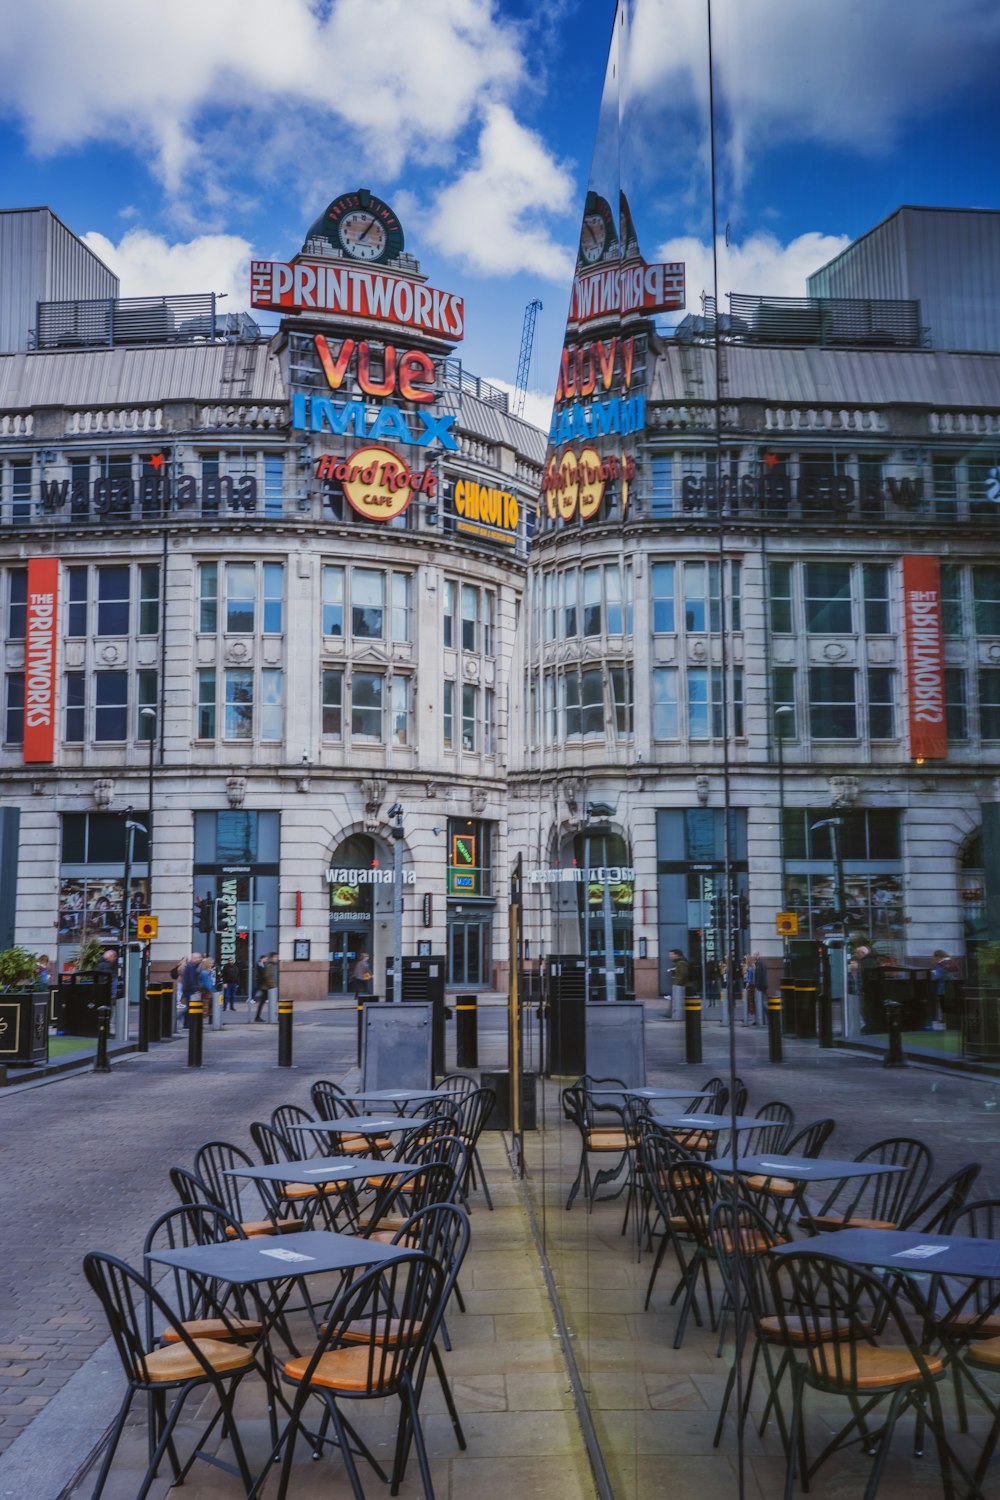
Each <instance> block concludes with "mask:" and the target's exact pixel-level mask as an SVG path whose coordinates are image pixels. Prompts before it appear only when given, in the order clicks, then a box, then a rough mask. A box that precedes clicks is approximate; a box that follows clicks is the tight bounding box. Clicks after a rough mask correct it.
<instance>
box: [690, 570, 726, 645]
mask: <svg viewBox="0 0 1000 1500" xmlns="http://www.w3.org/2000/svg"><path fill="white" fill-rule="evenodd" d="M721 625H722V600H721V598H720V594H719V564H718V563H703V562H689V563H685V564H684V628H685V630H688V631H691V632H692V633H694V634H701V633H702V632H704V631H706V630H719V629H720V628H721Z"/></svg>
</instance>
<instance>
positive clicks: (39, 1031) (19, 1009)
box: [0, 947, 49, 1064]
mask: <svg viewBox="0 0 1000 1500" xmlns="http://www.w3.org/2000/svg"><path fill="white" fill-rule="evenodd" d="M48 1055H49V1001H48V996H47V995H46V994H45V993H44V991H39V988H38V956H37V954H34V953H29V952H28V950H27V948H17V947H14V948H5V949H4V950H3V951H2V952H0V1061H2V1062H5V1063H14V1064H24V1063H36V1062H46V1061H47V1060H48Z"/></svg>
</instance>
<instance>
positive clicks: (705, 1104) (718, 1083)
mask: <svg viewBox="0 0 1000 1500" xmlns="http://www.w3.org/2000/svg"><path fill="white" fill-rule="evenodd" d="M698 1092H699V1093H702V1094H707V1095H708V1098H707V1099H703V1100H702V1101H701V1107H702V1109H703V1110H704V1111H705V1113H706V1114H709V1115H721V1114H722V1113H723V1111H724V1110H725V1108H726V1105H727V1104H728V1103H729V1089H728V1087H727V1085H726V1081H725V1079H723V1078H710V1079H709V1080H708V1082H707V1083H703V1084H702V1086H701V1088H700V1090H698Z"/></svg>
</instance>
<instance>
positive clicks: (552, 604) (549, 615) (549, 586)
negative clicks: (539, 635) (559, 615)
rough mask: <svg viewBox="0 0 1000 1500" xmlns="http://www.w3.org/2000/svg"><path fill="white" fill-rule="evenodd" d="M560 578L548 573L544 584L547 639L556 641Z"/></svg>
mask: <svg viewBox="0 0 1000 1500" xmlns="http://www.w3.org/2000/svg"><path fill="white" fill-rule="evenodd" d="M557 583H558V577H557V575H556V574H555V573H546V575H545V584H544V601H545V639H546V640H547V641H554V640H555V639H556V586H557Z"/></svg>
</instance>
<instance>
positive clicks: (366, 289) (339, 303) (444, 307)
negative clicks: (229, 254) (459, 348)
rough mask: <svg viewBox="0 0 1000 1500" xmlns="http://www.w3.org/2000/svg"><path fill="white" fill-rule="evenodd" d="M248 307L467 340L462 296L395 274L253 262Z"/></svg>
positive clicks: (302, 263)
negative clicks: (377, 323)
mask: <svg viewBox="0 0 1000 1500" xmlns="http://www.w3.org/2000/svg"><path fill="white" fill-rule="evenodd" d="M250 305H251V306H252V307H266V308H271V309H273V310H274V311H275V312H319V313H332V314H334V315H335V316H337V317H347V318H366V319H367V318H377V319H378V320H379V321H380V322H383V323H393V324H395V325H396V326H397V327H399V328H415V329H417V330H418V331H419V332H421V333H432V334H436V335H437V336H438V337H439V338H443V339H448V340H449V341H452V342H457V341H458V340H459V339H461V338H464V336H465V305H464V303H463V300H462V298H461V297H460V296H458V295H457V294H456V293H454V292H439V291H437V290H435V288H434V287H429V286H424V285H423V284H422V283H420V282H419V281H416V280H415V279H414V277H412V276H398V275H395V274H393V272H391V271H365V270H361V269H360V268H357V267H352V266H336V265H333V266H330V265H320V264H315V263H312V262H310V261H307V260H300V261H295V262H288V261H281V260H275V261H272V260H255V261H251V263H250Z"/></svg>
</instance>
